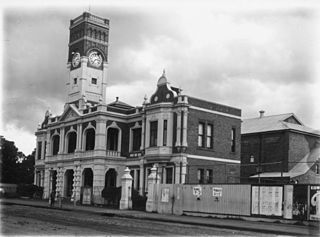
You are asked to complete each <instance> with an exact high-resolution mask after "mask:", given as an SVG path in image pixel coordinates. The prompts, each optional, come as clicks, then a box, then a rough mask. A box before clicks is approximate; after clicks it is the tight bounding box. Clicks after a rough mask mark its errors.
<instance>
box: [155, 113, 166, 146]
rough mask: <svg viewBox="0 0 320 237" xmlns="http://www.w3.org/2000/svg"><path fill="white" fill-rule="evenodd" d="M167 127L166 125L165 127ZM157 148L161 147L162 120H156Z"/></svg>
mask: <svg viewBox="0 0 320 237" xmlns="http://www.w3.org/2000/svg"><path fill="white" fill-rule="evenodd" d="M167 126H168V125H167ZM157 136H158V137H157V146H158V147H160V146H163V119H162V118H160V119H159V120H158V134H157Z"/></svg>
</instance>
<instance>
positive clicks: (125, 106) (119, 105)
mask: <svg viewBox="0 0 320 237" xmlns="http://www.w3.org/2000/svg"><path fill="white" fill-rule="evenodd" d="M107 106H112V107H117V108H119V109H133V108H134V107H133V106H131V105H129V104H126V103H124V102H122V101H120V100H119V99H118V97H117V99H116V101H114V102H112V103H110V104H108V105H107Z"/></svg>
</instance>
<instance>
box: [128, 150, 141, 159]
mask: <svg viewBox="0 0 320 237" xmlns="http://www.w3.org/2000/svg"><path fill="white" fill-rule="evenodd" d="M140 156H142V151H133V152H130V154H129V157H130V158H134V157H140Z"/></svg>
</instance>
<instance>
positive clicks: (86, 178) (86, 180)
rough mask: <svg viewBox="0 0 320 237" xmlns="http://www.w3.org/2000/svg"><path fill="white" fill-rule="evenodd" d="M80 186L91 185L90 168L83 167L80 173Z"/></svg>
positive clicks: (91, 174)
mask: <svg viewBox="0 0 320 237" xmlns="http://www.w3.org/2000/svg"><path fill="white" fill-rule="evenodd" d="M82 177H83V178H82V182H83V185H82V186H89V187H93V172H92V169H91V168H85V169H84V170H83V173H82Z"/></svg>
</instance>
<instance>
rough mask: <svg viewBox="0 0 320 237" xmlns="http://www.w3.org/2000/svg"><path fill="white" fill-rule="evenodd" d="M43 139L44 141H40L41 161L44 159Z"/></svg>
mask: <svg viewBox="0 0 320 237" xmlns="http://www.w3.org/2000/svg"><path fill="white" fill-rule="evenodd" d="M45 149H46V148H45V138H44V140H42V141H41V159H43V160H44V159H45V157H44V154H45Z"/></svg>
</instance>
